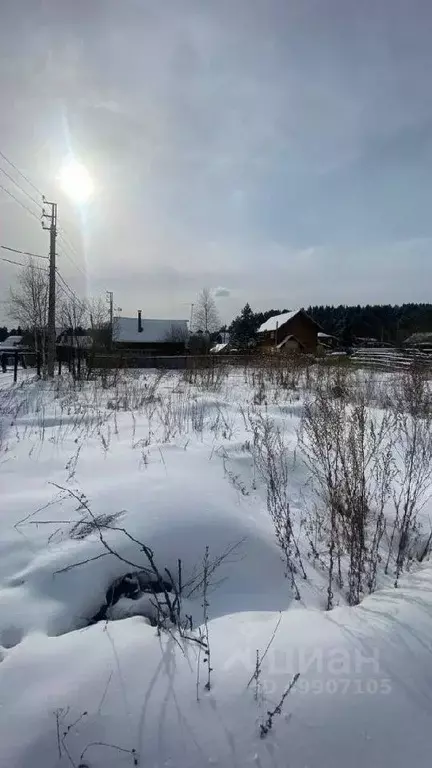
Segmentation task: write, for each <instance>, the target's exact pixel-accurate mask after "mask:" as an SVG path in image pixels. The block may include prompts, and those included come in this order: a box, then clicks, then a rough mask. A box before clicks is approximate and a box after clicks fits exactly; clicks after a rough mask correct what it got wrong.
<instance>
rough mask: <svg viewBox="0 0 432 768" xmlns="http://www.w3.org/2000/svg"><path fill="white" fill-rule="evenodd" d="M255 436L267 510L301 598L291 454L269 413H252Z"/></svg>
mask: <svg viewBox="0 0 432 768" xmlns="http://www.w3.org/2000/svg"><path fill="white" fill-rule="evenodd" d="M249 419H250V425H251V429H252V433H253V446H252V453H253V459H254V464H255V467H256V469H257V470H258V472H259V474H260V476H261V477H262V479H263V480H264V482H265V484H266V488H267V508H268V511H269V513H270V517H271V519H272V521H273V525H274V529H275V534H276V539H277V542H278V544H279V546H280V548H281V551H282V557H283V561H284V564H285V569H286V575H287V576H289V578H290V581H291V586H292V588H293V590H294V595H295V597H296V599H297V600H299V599H300V592H299V588H298V585H297V582H296V574H297V573H298V572H300V573H301V575H302V577H303V578H304V579H305V578H306V573H305V570H304V568H303V563H302V559H301V554H300V550H299V547H298V544H297V541H296V539H295V536H294V530H293V523H292V519H291V512H290V505H289V497H288V480H289V468H288V451H287V446H286V444H285V442H284V438H283V433H282V432H281V430H280V428H279V427H278V426H277V425H276V424H275V423H274V421H273V420H272V419H270V418H269V417H268V416H267V415H266V414H262V413H250V414H249Z"/></svg>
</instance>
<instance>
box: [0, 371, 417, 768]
mask: <svg viewBox="0 0 432 768" xmlns="http://www.w3.org/2000/svg"><path fill="white" fill-rule="evenodd" d="M106 378H107V380H106V381H100V380H99V381H97V382H87V383H85V384H82V385H79V386H76V387H75V388H74V387H73V385H72V384H71V382H69V381H68V380H67V379H66V378H64V379H63V378H62V379H60V378H59V379H56V381H55V383H54V385H51V384H48V383H46V382H38V381H36V380H34V379H32V377H31V376H30V375H28V376H27V377H26V379H25V380H23V383H22V384H21V385H19V386H15V387H14V386H13V385H11V384H10V382H9V381H8V380H7V379H6V376H5V377H3V378H2V379H1V380H0V388H1V389H0V399H1V405H0V407H1V410H0V444H1V448H0V489H1V490H0V493H1V501H2V504H1V516H0V705H1V706H0V765H1V766H3V765H4V766H13V767H14V768H54V766H62V765H63V764H64V765H68V764H69V765H72V766H75V768H78V766H88V768H102V766H107V768H120V767H121V766H128V765H134V764H135V765H140V766H146V767H147V766H148V767H151V768H159V767H160V768H161V767H162V766H167V767H168V766H170V768H174V766H178V767H180V768H202V767H203V766H205V765H217V766H224V767H226V768H228V767H230V768H231V767H233V766H234V767H235V766H238V767H239V768H242V767H243V766H248V765H251V766H258V767H261V768H267V766H268V768H270V766H272V767H274V768H282V767H283V768H286V767H287V766H290V768H306V766H307V767H308V768H315V767H316V768H318V767H319V768H345V766H370V765H374V766H375V765H380V766H389V767H390V766H391V768H398V767H399V766H400V768H402V766H403V768H406V765H407V764H408V763H410V764H413V765H415V766H416V767H417V768H423V766H424V767H425V768H426V766H429V765H430V756H431V748H430V730H431V716H432V664H431V662H432V656H431V652H432V589H431V588H432V570H431V566H430V564H429V562H426V563H424V564H422V565H421V566H418V567H416V568H415V569H414V570H413V571H412V572H411V573H410V574H407V575H405V576H403V578H402V579H401V582H400V585H399V587H398V589H397V590H396V589H394V588H393V586H392V582H393V580H392V579H390V578H389V580H388V582H387V581H386V580H385V579H383V580H381V581H380V584H381V588H380V589H379V590H378V591H377V592H376V593H375V594H373V595H371V596H369V597H366V598H365V599H364V600H363V601H362V602H361V604H360V605H359V606H356V607H349V606H347V605H346V600H345V596H344V594H343V591H341V592H340V594H337V595H336V599H335V602H336V604H337V607H336V608H334V609H333V610H332V611H329V612H327V611H325V610H324V609H325V606H326V597H327V580H326V576H325V574H324V573H323V572H321V570H320V569H319V568H317V567H314V566H313V564H312V563H311V562H310V561H308V560H307V558H306V554H305V553H306V546H305V542H303V540H302V538H301V536H300V539H299V546H300V548H301V549H302V551H303V549H304V563H305V569H306V576H307V578H306V580H303V579H301V583H300V584H299V586H300V592H301V599H300V600H295V599H294V594H293V590H292V587H291V583H290V580H289V579H287V578H286V577H285V572H284V564H283V562H282V558H281V552H280V549H279V547H278V545H277V541H276V538H275V532H274V528H273V524H272V521H271V519H270V516H269V513H268V510H267V487H266V483H265V481H264V478H263V477H262V476H261V475H260V473H259V471H257V467H256V462H254V459H253V455H252V454H253V452H252V451H251V442H252V440H253V435H252V431H251V421H250V414H252V415H253V416H254V417H257V418H259V417H260V415H261V416H264V417H265V418H266V419H270V420H271V421H272V423H274V424H276V425H277V427H278V428H279V430H280V434H281V435H282V439H283V446H284V451H285V456H284V458H285V459H286V461H287V464H288V477H289V483H288V495H289V502H290V508H291V512H292V516H293V519H294V520H295V521H297V523H298V524H299V523H300V520H301V518H302V515H303V510H304V507H305V503H306V500H307V499H308V496H310V494H311V489H310V482H309V480H310V478H309V475H308V471H307V469H306V466H305V464H304V462H303V460H302V457H301V455H300V452H299V450H298V438H297V431H298V428H299V424H300V418H301V415H302V408H303V400H304V396H305V392H304V389H303V388H302V386H297V387H296V388H295V389H285V390H281V389H280V388H278V387H270V386H267V388H265V389H263V387H262V380H261V379H260V378H259V377H256V379H255V378H254V376H253V375H251V374H250V373H248V374H247V375H246V376H245V374H244V373H243V371H241V370H233V371H231V372H230V373H229V375H228V376H227V377H223V378H222V379H221V380H220V381H219V380H218V376H217V374H216V380H215V375H214V374H213V377H212V376H210V375H209V377H208V381H207V382H206V381H205V376H203V377H202V378H203V380H202V381H201V382H200V386H197V384H196V382H195V383H194V382H192V383H191V382H188V381H186V379H185V377H184V376H183V374H181V373H175V374H174V373H172V374H171V373H166V374H165V375H164V376H163V377H161V376H159V375H158V374H157V373H156V372H146V373H145V374H144V373H139V372H137V373H134V372H129V373H128V374H125V375H122V377H121V379H120V380H119V381H118V382H117V384H116V386H115V387H114V386H112V381H110V378H111V377H110V376H107V377H106ZM430 511H431V509H430V507H429V510H428V508H427V507H426V508H425V509H424V511H423V514H424V516H425V518H426V519H427V516H428V513H429V512H430ZM94 521H96V522H97V525H94ZM92 523H93V526H92V525H91V524H92ZM88 524H90V528H88V527H87V528H86V527H85V525H88ZM139 542H143V543H144V544H145V545H146V546H148V547H151V549H152V551H153V553H154V558H155V562H156V564H157V567H158V569H159V571H160V573H161V574H163V575H165V573H166V572H167V571H169V572H170V573H171V574H174V575H175V576H177V574H178V567H179V566H178V562H179V560H180V561H181V569H182V583H183V585H186V587H185V589H184V592H183V594H184V601H183V604H182V613H183V614H184V615H186V614H187V615H188V616H190V617H191V618H190V619H189V621H190V624H191V628H190V630H188V631H187V632H185V633H184V634H186V635H187V636H188V637H192V638H195V639H188V638H187V637H182V636H180V635H179V633H178V631H177V630H176V629H169V630H168V631H165V630H162V631H161V632H160V631H158V630H157V628H155V627H154V626H152V625H151V624H150V622H149V620H148V618H147V616H148V615H149V612H150V613H151V610H152V608H151V606H149V600H148V596H147V597H146V596H144V597H141V598H139V600H132V599H128V598H127V597H123V598H121V600H120V601H119V602H118V603H117V605H116V606H114V607H113V609H112V612H111V613H110V618H113V619H114V618H116V619H118V620H116V621H114V620H112V621H111V620H110V621H105V620H104V621H98V622H97V623H93V624H91V623H90V622H91V620H92V618H93V617H95V615H96V614H97V613H98V611H99V610H100V608H101V606H103V604H104V602H105V599H106V592H107V590H108V589H109V588H110V586H111V585H112V584H113V582H114V581H115V579H120V578H121V577H122V576H124V575H125V574H126V573H128V572H131V571H136V570H138V569H139V568H145V567H147V566H148V561H147V559H146V557H145V554H144V553H143V551H142V547H141V546H140V544H139ZM206 547H208V556H209V558H210V561H211V562H213V561H214V560H216V559H217V558H219V557H221V562H220V565H219V567H217V568H215V569H214V571H213V570H212V569H211V570H212V572H211V574H210V578H209V585H208V592H207V598H206V600H205V599H204V597H203V588H202V578H201V577H202V573H203V558H204V557H205V551H206ZM109 550H111V551H109ZM165 569H167V571H166V570H165ZM187 585H189V587H188V588H187ZM203 603H206V604H207V603H208V605H205V606H203ZM149 608H150V611H149ZM114 609H115V610H114ZM140 613H142V614H143V615H136V614H140ZM205 613H207V614H208V622H207V627H208V636H209V646H210V665H211V669H212V671H211V684H210V690H207V688H206V682H207V679H208V678H207V675H208V671H207V668H208V665H209V661H208V656H207V654H206V652H205V649H204V648H203V646H202V644H200V643H199V642H196V640H197V639H199V638H200V637H202V633H203V632H205V621H204V619H205V615H204V614H205ZM257 651H258V652H259V654H260V657H261V658H262V657H264V658H263V660H262V663H261V670H260V674H259V677H258V682H257V681H256V680H255V679H254V677H253V676H254V671H255V665H256V658H257ZM298 672H299V673H300V676H299V677H298V679H296V680H295V682H294V685H293V688H292V690H291V691H290V692H289V694H288V695H287V697H286V699H285V700H284V701H283V703H282V705H281V707H280V711H278V710H277V707H278V705H279V704H280V702H281V698H282V696H283V693H284V691H286V689H287V687H288V686H289V684H290V682H291V681H293V677H294V676H295V675H296V673H298ZM275 710H277V711H275ZM269 712H274V715H273V716H272V717H271V718H270V719H271V724H272V727H271V728H269V729H268V732H266V733H263V727H264V730H266V727H267V726H266V721H267V720H268V718H269V714H268V713H269Z"/></svg>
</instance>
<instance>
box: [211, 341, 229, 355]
mask: <svg viewBox="0 0 432 768" xmlns="http://www.w3.org/2000/svg"><path fill="white" fill-rule="evenodd" d="M229 351H230V347H229V344H228V342H227V341H226V342H225V343H224V344H222V343H221V344H215V345H214V347H212V348H211V349H210V354H211V355H228V354H229Z"/></svg>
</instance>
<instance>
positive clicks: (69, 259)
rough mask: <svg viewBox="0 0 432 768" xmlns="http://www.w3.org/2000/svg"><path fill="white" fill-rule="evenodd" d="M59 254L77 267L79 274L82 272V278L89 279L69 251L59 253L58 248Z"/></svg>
mask: <svg viewBox="0 0 432 768" xmlns="http://www.w3.org/2000/svg"><path fill="white" fill-rule="evenodd" d="M63 248H64V246H63ZM57 253H58V255H59V256H64V257H65V258H66V259H68V261H70V263H71V264H72V265H73V266H74V267H75V269H77V270H78V272H81V274H82V276H83V277H85V278H86V279H87V275H86V273H85V272H84V271H83V270H82V269H81V267H79V266H78V264H77V263H76V261H75V259H73V258H72V256H71V255H70V254H69V253H68V252H67V251H59V249H58V248H57Z"/></svg>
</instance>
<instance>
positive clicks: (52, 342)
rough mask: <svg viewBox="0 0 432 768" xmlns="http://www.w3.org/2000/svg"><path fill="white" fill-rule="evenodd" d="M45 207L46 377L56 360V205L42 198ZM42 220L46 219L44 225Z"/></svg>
mask: <svg viewBox="0 0 432 768" xmlns="http://www.w3.org/2000/svg"><path fill="white" fill-rule="evenodd" d="M43 202H44V204H45V205H50V206H51V212H50V213H45V209H44V210H43V213H42V227H43V229H47V230H49V233H50V250H49V286H48V350H47V352H48V354H47V369H48V376H54V367H55V359H56V327H55V320H56V317H55V315H56V238H57V203H50V202H48V200H45V198H43ZM44 219H48V220H49V223H48V224H46V223H45V221H44Z"/></svg>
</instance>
